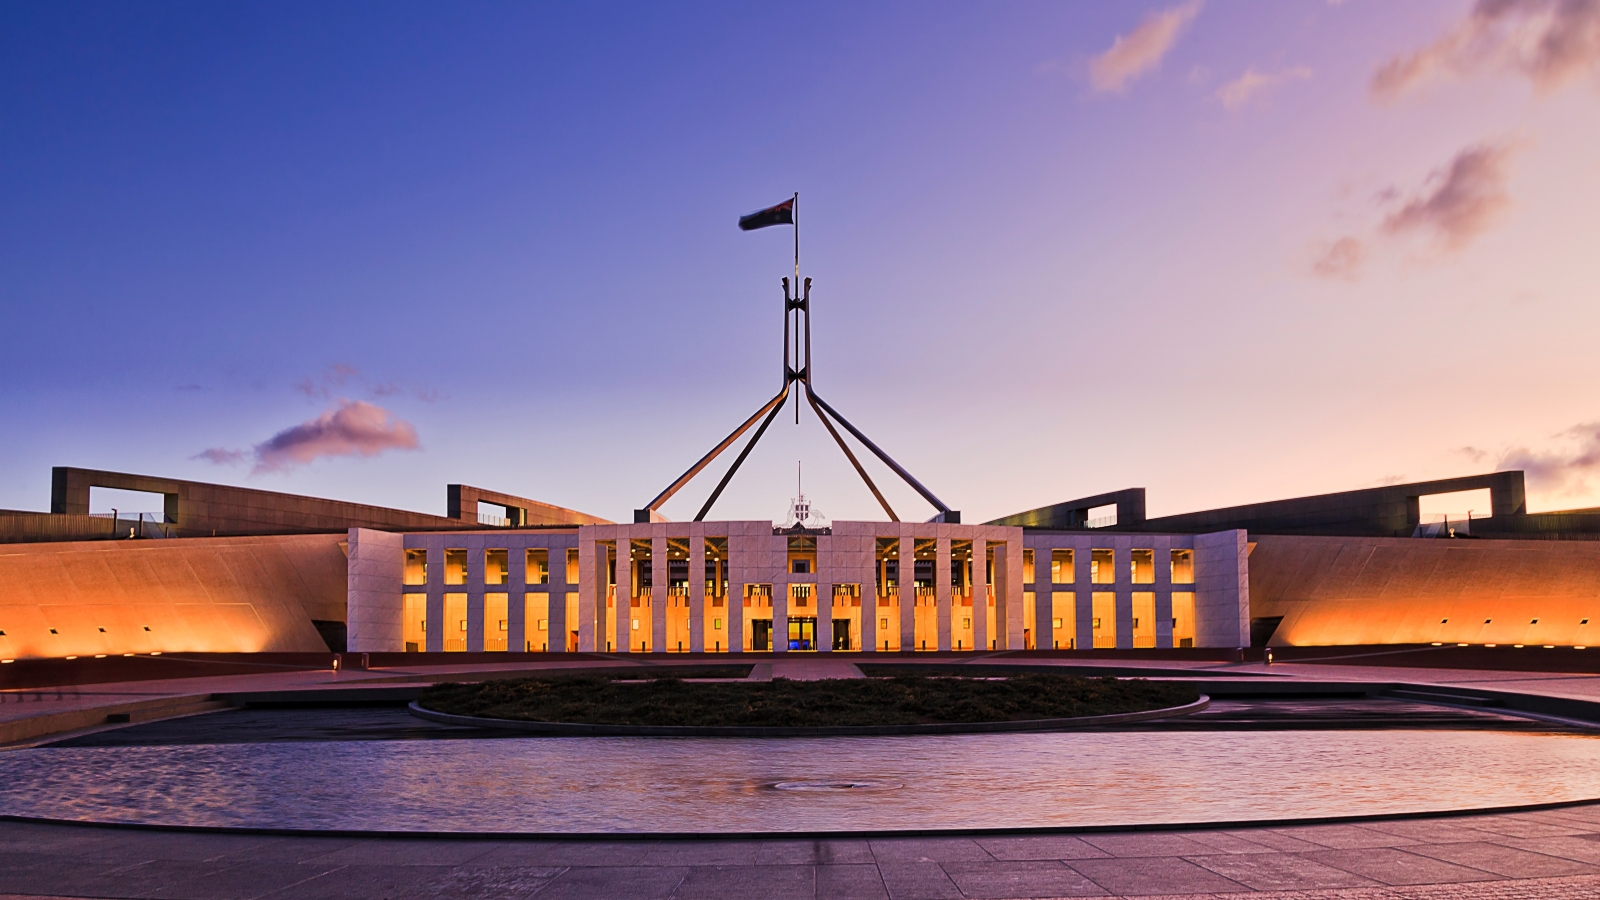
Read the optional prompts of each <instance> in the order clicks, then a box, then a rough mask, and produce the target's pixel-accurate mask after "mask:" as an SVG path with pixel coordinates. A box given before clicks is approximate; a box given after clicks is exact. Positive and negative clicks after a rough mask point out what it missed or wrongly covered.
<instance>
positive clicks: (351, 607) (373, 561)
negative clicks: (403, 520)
mask: <svg viewBox="0 0 1600 900" xmlns="http://www.w3.org/2000/svg"><path fill="white" fill-rule="evenodd" d="M347 536H348V540H349V544H348V546H349V548H350V559H349V562H348V563H347V564H346V565H345V596H346V598H347V607H346V622H347V623H348V626H349V649H350V651H351V652H352V653H364V652H369V651H370V652H374V653H397V652H400V651H402V650H404V649H405V623H404V621H403V619H404V613H405V587H404V582H405V567H406V550H405V535H403V534H398V533H394V532H388V531H375V530H373V529H370V528H352V529H350V530H349V532H348V535H347Z"/></svg>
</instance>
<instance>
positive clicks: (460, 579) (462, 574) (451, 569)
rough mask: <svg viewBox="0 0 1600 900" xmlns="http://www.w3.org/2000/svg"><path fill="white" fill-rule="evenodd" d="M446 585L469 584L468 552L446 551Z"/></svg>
mask: <svg viewBox="0 0 1600 900" xmlns="http://www.w3.org/2000/svg"><path fill="white" fill-rule="evenodd" d="M444 583H445V584H466V583H467V551H466V550H464V549H463V550H446V551H445V552H444Z"/></svg>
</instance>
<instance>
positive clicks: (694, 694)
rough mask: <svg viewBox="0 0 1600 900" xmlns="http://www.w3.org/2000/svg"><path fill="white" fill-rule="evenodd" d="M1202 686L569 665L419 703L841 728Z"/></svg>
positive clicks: (1177, 697)
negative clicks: (646, 673) (742, 677)
mask: <svg viewBox="0 0 1600 900" xmlns="http://www.w3.org/2000/svg"><path fill="white" fill-rule="evenodd" d="M1199 696H1200V695H1199V693H1198V691H1196V690H1195V689H1194V688H1193V687H1191V686H1188V685H1184V684H1177V683H1171V682H1160V681H1145V680H1143V679H1117V678H1080V677H1078V676H1074V675H1058V674H1028V675H1019V676H1016V677H1011V678H976V679H974V678H951V677H933V678H930V677H926V676H923V675H898V676H896V677H893V678H855V679H837V680H827V681H789V680H786V679H776V680H773V681H765V682H720V683H704V682H700V683H694V682H685V681H682V680H678V679H673V678H660V677H658V678H654V679H652V680H650V681H647V682H642V683H628V682H624V681H618V680H615V678H614V677H608V676H593V675H590V676H583V675H574V676H545V677H537V678H519V679H515V680H505V681H486V682H481V683H477V684H440V685H436V686H434V687H431V688H429V689H427V690H426V691H424V692H423V694H422V697H421V699H420V700H419V701H418V705H419V706H420V707H422V708H423V709H426V710H433V711H436V712H441V713H447V714H450V715H458V716H475V717H482V718H490V719H509V720H514V721H525V722H563V723H574V724H590V725H633V726H695V727H724V728H725V727H741V728H818V727H820V728H838V727H852V726H901V725H936V724H958V723H979V722H1018V721H1033V720H1044V719H1067V718H1080V717H1085V716H1105V715H1115V714H1121V713H1138V712H1145V711H1149V710H1157V709H1169V708H1172V707H1179V706H1184V705H1187V704H1192V703H1194V702H1196V701H1197V700H1198V699H1199Z"/></svg>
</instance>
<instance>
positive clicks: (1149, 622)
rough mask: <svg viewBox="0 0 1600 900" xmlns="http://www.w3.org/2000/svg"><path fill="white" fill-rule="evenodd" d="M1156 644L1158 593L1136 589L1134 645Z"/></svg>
mask: <svg viewBox="0 0 1600 900" xmlns="http://www.w3.org/2000/svg"><path fill="white" fill-rule="evenodd" d="M1155 645H1156V595H1155V594H1154V593H1152V592H1150V591H1135V592H1134V594H1133V646H1134V649H1136V650H1137V649H1139V648H1141V647H1154V646H1155Z"/></svg>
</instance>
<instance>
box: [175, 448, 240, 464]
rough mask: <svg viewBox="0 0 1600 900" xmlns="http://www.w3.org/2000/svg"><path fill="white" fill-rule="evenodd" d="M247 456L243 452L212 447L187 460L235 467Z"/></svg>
mask: <svg viewBox="0 0 1600 900" xmlns="http://www.w3.org/2000/svg"><path fill="white" fill-rule="evenodd" d="M248 455H249V454H247V453H245V452H244V451H243V450H229V449H227V448H224V447H212V448H211V449H209V450H201V451H200V452H199V453H196V454H195V455H194V456H191V457H189V458H190V459H203V460H205V461H206V462H211V463H216V464H217V465H219V466H236V465H238V464H239V463H242V462H244V460H245V457H246V456H248Z"/></svg>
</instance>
